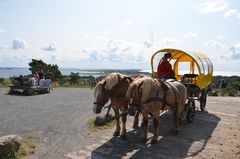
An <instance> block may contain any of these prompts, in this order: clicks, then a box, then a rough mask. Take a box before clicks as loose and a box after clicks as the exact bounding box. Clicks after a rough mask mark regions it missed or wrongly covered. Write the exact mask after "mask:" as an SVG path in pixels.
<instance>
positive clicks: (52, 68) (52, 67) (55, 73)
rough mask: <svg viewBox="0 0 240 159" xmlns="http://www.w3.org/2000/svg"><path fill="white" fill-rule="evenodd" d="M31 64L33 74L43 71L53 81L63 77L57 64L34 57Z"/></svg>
mask: <svg viewBox="0 0 240 159" xmlns="http://www.w3.org/2000/svg"><path fill="white" fill-rule="evenodd" d="M29 66H30V68H29V70H30V71H31V72H32V74H34V73H36V72H40V71H42V72H43V74H44V76H45V77H49V78H50V79H51V80H52V81H60V80H61V78H62V74H61V72H60V71H59V68H58V66H57V65H56V64H46V63H45V62H43V61H42V60H37V59H32V61H31V62H30V63H29Z"/></svg>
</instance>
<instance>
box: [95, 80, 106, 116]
mask: <svg viewBox="0 0 240 159" xmlns="http://www.w3.org/2000/svg"><path fill="white" fill-rule="evenodd" d="M106 83H107V81H105V80H103V81H101V82H98V83H97V85H96V86H95V88H94V102H93V112H94V113H96V114H99V113H101V110H102V108H103V107H104V105H105V104H106V103H107V102H108V100H109V96H108V93H107V88H106Z"/></svg>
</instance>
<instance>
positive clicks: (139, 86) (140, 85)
mask: <svg viewBox="0 0 240 159" xmlns="http://www.w3.org/2000/svg"><path fill="white" fill-rule="evenodd" d="M143 82H144V81H142V82H141V83H140V84H139V85H138V89H140V88H141V87H142V85H143Z"/></svg>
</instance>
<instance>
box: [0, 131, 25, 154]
mask: <svg viewBox="0 0 240 159" xmlns="http://www.w3.org/2000/svg"><path fill="white" fill-rule="evenodd" d="M21 140H22V139H21V137H20V136H18V135H6V136H2V137H0V156H8V155H9V154H10V153H14V152H17V151H18V150H19V148H20V145H21Z"/></svg>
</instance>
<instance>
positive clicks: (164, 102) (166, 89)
mask: <svg viewBox="0 0 240 159" xmlns="http://www.w3.org/2000/svg"><path fill="white" fill-rule="evenodd" d="M159 82H160V83H161V84H162V88H163V91H164V94H163V98H160V97H159V91H157V93H156V96H155V97H152V98H150V99H149V100H148V101H147V102H144V104H146V103H150V102H152V101H161V102H162V106H161V110H164V109H165V106H166V105H169V106H170V107H174V106H173V105H171V104H170V103H168V102H167V100H166V97H167V91H168V90H169V87H168V86H170V87H171V88H172V90H173V92H174V97H175V106H176V108H177V105H178V96H177V90H176V88H175V87H173V86H172V85H171V84H170V83H168V82H164V81H161V80H159Z"/></svg>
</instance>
